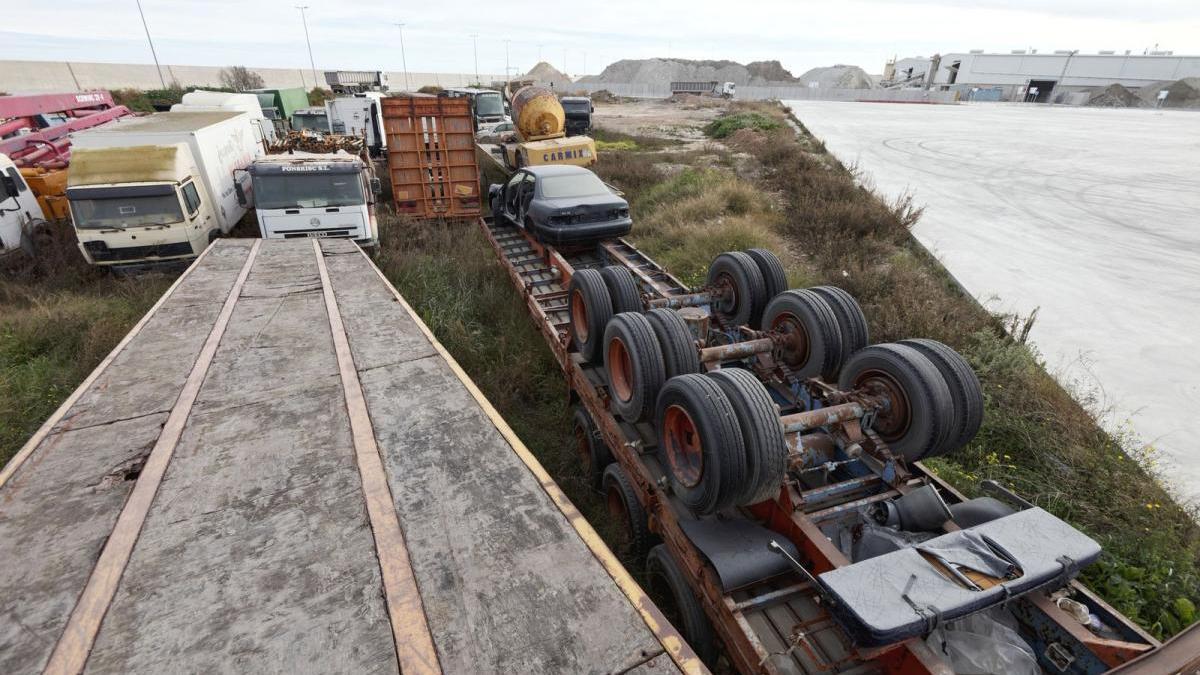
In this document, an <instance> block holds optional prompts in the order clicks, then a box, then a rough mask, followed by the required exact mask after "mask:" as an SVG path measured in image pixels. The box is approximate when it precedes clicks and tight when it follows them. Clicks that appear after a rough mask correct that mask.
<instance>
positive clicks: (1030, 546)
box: [818, 508, 1100, 647]
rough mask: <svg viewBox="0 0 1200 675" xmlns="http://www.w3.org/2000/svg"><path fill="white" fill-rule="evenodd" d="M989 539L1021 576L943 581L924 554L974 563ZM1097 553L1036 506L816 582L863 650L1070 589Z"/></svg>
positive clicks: (992, 550) (1092, 543)
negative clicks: (988, 582)
mask: <svg viewBox="0 0 1200 675" xmlns="http://www.w3.org/2000/svg"><path fill="white" fill-rule="evenodd" d="M984 537H986V539H984ZM988 540H990V542H991V543H992V544H994V545H993V546H990V547H989V550H988V552H987V554H988V555H991V554H992V553H995V554H996V555H995V557H997V558H1001V559H1003V558H1006V557H1011V558H1014V559H1015V562H1016V565H1017V567H1018V568H1020V570H1021V575H1020V576H1019V577H1017V578H1015V579H1008V580H1004V581H1002V582H1001V583H999V584H997V585H995V586H992V587H991V588H988V589H985V590H972V589H970V588H968V587H966V586H965V585H963V584H961V583H959V582H957V581H954V580H952V579H950V578H948V577H946V576H944V575H943V574H942V573H941V572H939V571H938V569H937V568H936V567H935V566H934V564H933V563H930V562H929V561H928V560H926V559H925V558H924V557H922V555H921V553H920V552H919V551H920V550H921V549H927V550H929V551H936V552H937V554H938V555H939V556H940V557H942V558H943V559H945V560H948V561H953V562H957V563H959V564H961V565H964V566H969V563H970V562H971V561H973V560H983V558H981V557H980V556H981V554H982V552H981V551H980V550H979V549H978V545H979V543H980V542H981V541H988ZM1099 556H1100V545H1099V544H1097V543H1096V542H1095V541H1093V540H1092V539H1091V538H1089V537H1088V536H1087V535H1085V534H1083V533H1082V532H1080V531H1079V530H1076V529H1075V528H1073V527H1071V526H1070V525H1068V524H1066V523H1064V522H1063V521H1061V520H1059V519H1058V518H1056V517H1054V516H1052V515H1050V514H1049V513H1047V512H1045V511H1043V510H1042V509H1038V508H1033V509H1027V510H1025V511H1019V512H1017V513H1014V514H1012V515H1010V516H1005V517H1003V518H997V519H996V520H992V521H989V522H987V523H983V524H982V525H977V526H976V527H973V528H970V529H969V530H960V531H957V532H951V533H949V534H945V535H942V536H940V537H935V538H933V539H930V540H929V541H926V542H923V543H921V544H919V545H918V546H917V547H914V548H905V549H901V550H899V551H893V552H891V553H887V554H884V555H881V556H878V557H875V558H871V559H869V560H864V561H862V562H859V563H855V564H853V565H848V566H846V567H841V568H839V569H836V570H832V571H829V572H825V573H824V574H821V575H820V576H819V577H818V580H819V581H820V582H821V585H822V586H823V587H824V590H825V591H826V593H827V595H828V596H829V597H830V598H831V599H832V603H831V604H832V606H831V607H830V610H831V612H832V613H833V615H834V618H835V619H837V621H838V623H839V624H840V625H841V626H842V628H843V629H845V630H846V632H847V633H848V634H849V635H850V636H851V637H852V638H853V639H854V640H855V642H856V643H857V644H859V645H860V646H866V647H876V646H881V645H886V644H892V643H894V642H899V641H900V640H905V639H908V638H910V637H915V636H918V635H925V634H926V633H928V632H930V631H931V630H933V629H934V628H935V627H936V626H937V624H938V623H940V622H943V621H951V620H954V619H957V618H961V617H964V616H966V615H968V614H972V613H974V612H978V611H981V610H983V609H986V608H988V607H991V606H993V605H997V604H999V603H1002V602H1004V601H1005V600H1007V599H1009V598H1014V597H1017V596H1019V595H1022V594H1024V593H1028V592H1030V591H1032V590H1034V589H1037V588H1041V587H1043V586H1050V585H1054V586H1060V585H1062V584H1065V583H1066V582H1067V581H1069V580H1070V579H1071V578H1073V577H1074V576H1075V575H1076V574H1078V573H1079V570H1080V569H1082V568H1083V567H1085V566H1087V565H1090V564H1091V563H1093V562H1095V561H1096V558H1098V557H1099ZM980 571H984V572H987V570H986V569H985V570H980Z"/></svg>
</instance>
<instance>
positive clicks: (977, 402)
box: [900, 339, 983, 455]
mask: <svg viewBox="0 0 1200 675" xmlns="http://www.w3.org/2000/svg"><path fill="white" fill-rule="evenodd" d="M900 344H902V345H907V346H909V347H912V348H913V349H915V350H917V351H919V352H921V353H922V354H924V355H925V357H926V358H928V359H929V360H930V361H932V362H933V365H934V366H935V367H936V368H937V369H938V372H940V373H941V374H942V378H943V379H944V380H945V381H946V386H947V387H949V389H950V402H951V403H953V404H954V431H953V433H952V434H951V438H950V440H949V441H947V442H946V444H945V445H943V446H942V448H941V449H940V450H938V452H937V453H936V454H937V455H945V454H948V453H951V452H954V451H955V450H958V449H959V448H961V447H963V446H964V445H966V444H967V443H970V442H971V439H973V438H975V434H976V433H978V432H979V427H980V426H982V425H983V388H982V387H981V386H980V385H979V378H978V377H976V376H975V371H974V370H972V369H971V366H970V364H968V363H967V361H966V359H964V358H963V357H962V355H960V354H959V353H958V352H956V351H954V350H953V349H951V348H950V347H948V346H946V345H944V344H942V343H941V342H938V341H937V340H926V339H916V340H902V341H901V342H900Z"/></svg>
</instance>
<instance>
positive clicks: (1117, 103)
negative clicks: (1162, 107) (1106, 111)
mask: <svg viewBox="0 0 1200 675" xmlns="http://www.w3.org/2000/svg"><path fill="white" fill-rule="evenodd" d="M1085 105H1089V106H1092V107H1094V108H1145V107H1147V105H1149V104H1147V103H1146V102H1145V101H1143V100H1142V99H1140V98H1138V95H1137V94H1135V93H1133V92H1132V91H1130V90H1129V89H1126V88H1125V87H1123V86H1121V85H1119V84H1110V85H1109V86H1108V87H1106V88H1105V89H1103V90H1101V91H1098V92H1096V93H1094V94H1092V97H1091V98H1090V99H1088V102H1087V103H1086V104H1085Z"/></svg>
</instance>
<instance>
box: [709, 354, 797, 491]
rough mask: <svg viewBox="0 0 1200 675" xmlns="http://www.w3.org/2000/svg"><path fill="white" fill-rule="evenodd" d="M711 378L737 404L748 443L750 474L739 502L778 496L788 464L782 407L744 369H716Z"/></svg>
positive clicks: (744, 439) (740, 423)
mask: <svg viewBox="0 0 1200 675" xmlns="http://www.w3.org/2000/svg"><path fill="white" fill-rule="evenodd" d="M708 377H710V378H712V379H713V381H714V382H716V383H717V386H719V387H721V391H723V392H725V396H726V397H727V398H728V399H729V403H730V404H731V405H732V406H733V411H734V413H736V414H737V421H738V427H739V428H740V429H741V431H742V441H743V442H744V443H745V445H746V473H747V476H746V481H745V482H744V483H743V484H742V485H741V486H740V488H741V489H740V490H738V498H737V501H736V502H735V504H737V505H738V506H749V505H751V504H757V503H759V502H763V501H766V500H768V499H772V498H774V497H776V496H778V495H779V490H780V486H782V485H783V477H784V471H785V469H786V463H787V452H788V451H787V441H786V440H785V439H784V435H783V424H781V423H780V421H779V409H778V408H776V407H775V402H774V401H772V400H771V395H770V394H769V393H767V388H766V387H764V386H763V384H762V382H759V381H758V378H756V377H754V375H752V374H750V373H749V372H748V371H745V370H742V369H741V368H722V369H720V370H714V371H712V372H710V373H708ZM735 487H736V486H735Z"/></svg>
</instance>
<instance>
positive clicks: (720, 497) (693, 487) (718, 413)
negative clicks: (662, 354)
mask: <svg viewBox="0 0 1200 675" xmlns="http://www.w3.org/2000/svg"><path fill="white" fill-rule="evenodd" d="M655 431H656V432H657V435H658V452H659V459H660V461H661V462H662V465H663V469H664V470H665V471H666V473H667V476H668V479H669V481H670V484H671V487H672V489H673V490H674V491H675V494H677V495H678V496H679V498H680V499H681V500H682V501H683V503H684V504H685V505H686V506H687V507H688V508H690V509H692V510H694V511H695V512H696V513H698V514H700V515H707V514H709V513H713V512H715V511H719V510H721V509H723V508H725V507H727V506H730V505H731V504H733V501H734V498H735V497H736V496H737V495H736V494H735V491H734V490H730V489H727V488H728V486H739V485H741V484H742V482H743V481H745V479H746V446H745V444H744V443H743V441H742V432H741V429H740V428H739V427H738V421H737V414H736V413H735V412H734V410H733V405H732V404H730V402H729V399H728V397H726V396H725V393H724V392H723V391H721V388H720V387H719V386H717V383H716V382H714V381H713V380H711V379H709V378H707V377H705V376H703V375H699V374H693V375H680V376H679V377H673V378H671V379H670V380H668V381H667V384H666V386H664V387H663V389H662V392H660V393H659V395H658V404H657V406H656V416H655Z"/></svg>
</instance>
